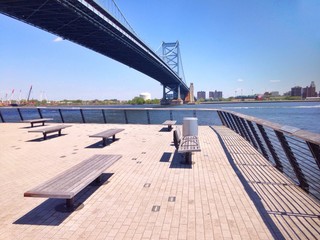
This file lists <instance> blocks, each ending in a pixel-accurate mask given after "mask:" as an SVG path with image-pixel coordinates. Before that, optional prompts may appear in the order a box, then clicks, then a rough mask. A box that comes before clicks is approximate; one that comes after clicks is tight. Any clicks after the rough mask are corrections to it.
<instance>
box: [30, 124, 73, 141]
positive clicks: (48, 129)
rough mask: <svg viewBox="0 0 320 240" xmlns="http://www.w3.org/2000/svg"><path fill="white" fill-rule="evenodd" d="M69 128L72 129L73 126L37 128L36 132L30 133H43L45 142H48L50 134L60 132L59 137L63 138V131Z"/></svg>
mask: <svg viewBox="0 0 320 240" xmlns="http://www.w3.org/2000/svg"><path fill="white" fill-rule="evenodd" d="M67 127H71V125H56V126H50V127H45V128H37V129H34V130H29V131H28V132H41V133H42V134H43V140H46V139H47V134H48V133H53V132H58V135H59V136H61V130H62V129H64V128H67Z"/></svg>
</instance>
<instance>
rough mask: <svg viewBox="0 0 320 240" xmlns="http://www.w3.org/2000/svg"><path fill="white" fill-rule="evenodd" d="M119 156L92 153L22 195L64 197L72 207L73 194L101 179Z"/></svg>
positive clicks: (68, 205)
mask: <svg viewBox="0 0 320 240" xmlns="http://www.w3.org/2000/svg"><path fill="white" fill-rule="evenodd" d="M120 158H121V155H93V156H92V157H90V158H88V159H86V160H84V161H82V162H80V163H79V164H77V165H75V166H73V167H71V168H69V169H68V170H66V171H64V172H62V173H60V174H58V175H57V176H55V177H53V178H52V179H50V180H48V181H46V182H44V183H43V184H41V185H39V186H37V187H35V188H33V189H31V190H29V191H27V192H25V193H24V196H25V197H43V198H59V199H66V204H67V207H68V208H69V209H70V208H73V206H74V197H75V195H77V194H78V193H79V192H80V191H81V190H82V189H84V188H85V187H86V186H88V185H89V184H90V183H92V182H93V181H94V180H96V181H101V174H102V173H103V172H104V171H105V170H106V169H107V168H108V167H110V166H111V165H112V164H114V163H115V162H116V161H118V160H119V159H120Z"/></svg>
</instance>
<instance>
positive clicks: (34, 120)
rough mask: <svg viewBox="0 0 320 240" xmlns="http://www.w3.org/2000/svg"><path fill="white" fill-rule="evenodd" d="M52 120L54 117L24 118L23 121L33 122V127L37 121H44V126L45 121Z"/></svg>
mask: <svg viewBox="0 0 320 240" xmlns="http://www.w3.org/2000/svg"><path fill="white" fill-rule="evenodd" d="M51 120H53V118H37V119H27V120H23V121H22V122H25V123H31V127H33V126H34V124H35V123H42V126H44V123H45V122H47V121H51Z"/></svg>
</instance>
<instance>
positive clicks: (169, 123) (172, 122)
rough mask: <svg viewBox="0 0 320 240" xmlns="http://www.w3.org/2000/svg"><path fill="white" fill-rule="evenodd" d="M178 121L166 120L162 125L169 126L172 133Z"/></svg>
mask: <svg viewBox="0 0 320 240" xmlns="http://www.w3.org/2000/svg"><path fill="white" fill-rule="evenodd" d="M176 122H177V121H175V120H166V121H164V122H163V123H162V125H168V131H171V129H172V125H175V124H176Z"/></svg>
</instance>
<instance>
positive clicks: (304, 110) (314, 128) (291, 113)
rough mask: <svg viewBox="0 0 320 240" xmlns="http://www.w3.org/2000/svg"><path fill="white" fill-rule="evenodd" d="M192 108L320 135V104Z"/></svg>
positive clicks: (229, 104) (201, 105)
mask: <svg viewBox="0 0 320 240" xmlns="http://www.w3.org/2000/svg"><path fill="white" fill-rule="evenodd" d="M183 107H191V106H183ZM192 107H195V108H217V109H224V110H229V111H234V112H239V113H242V114H245V115H249V116H253V117H257V118H261V119H266V120H268V121H271V122H275V123H279V124H283V125H289V126H293V127H297V128H300V129H303V130H307V131H311V132H315V133H320V102H276V103H269V102H268V103H267V102H266V103H227V104H199V105H193V106H192Z"/></svg>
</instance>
